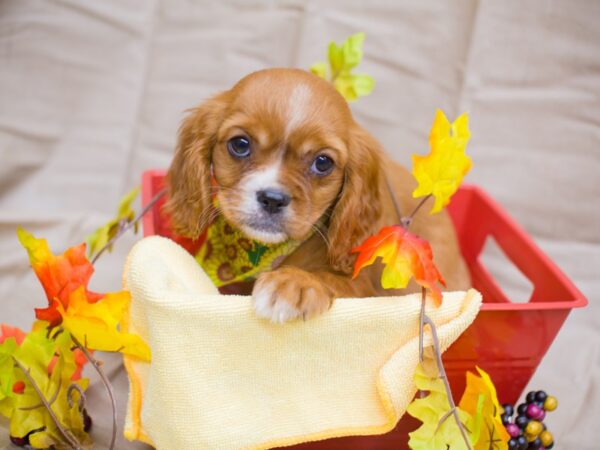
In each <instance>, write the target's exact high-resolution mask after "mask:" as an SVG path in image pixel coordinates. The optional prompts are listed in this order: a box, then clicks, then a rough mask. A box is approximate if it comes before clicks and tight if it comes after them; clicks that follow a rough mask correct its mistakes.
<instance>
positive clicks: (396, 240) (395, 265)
mask: <svg viewBox="0 0 600 450" xmlns="http://www.w3.org/2000/svg"><path fill="white" fill-rule="evenodd" d="M352 253H358V257H357V258H356V262H355V264H354V274H353V278H355V277H356V276H357V275H358V273H359V272H360V270H361V269H363V268H364V267H366V266H368V265H370V264H373V263H374V262H375V260H376V259H377V258H379V257H381V261H382V262H383V263H384V264H385V268H384V269H383V273H382V275H381V285H382V286H383V288H384V289H403V288H405V287H406V286H407V285H408V282H409V281H410V279H411V277H414V278H415V281H416V282H417V283H418V284H420V285H421V286H424V287H426V288H428V289H429V290H430V291H431V296H432V298H433V299H434V301H435V303H436V305H437V306H439V305H440V304H441V303H442V292H441V290H440V288H439V287H438V285H437V282H439V283H441V284H442V285H443V286H445V282H444V279H443V278H442V275H441V274H440V272H439V271H438V269H437V267H436V266H435V264H434V263H433V254H432V252H431V246H430V245H429V243H428V242H427V241H425V240H423V239H421V238H419V237H418V236H416V235H414V234H412V233H410V232H409V231H408V230H406V229H405V228H404V227H401V226H399V225H394V226H389V227H384V228H382V229H381V230H380V231H379V233H377V234H376V235H374V236H371V237H369V238H368V239H367V240H366V241H364V242H363V243H362V244H361V245H359V246H358V247H356V248H353V249H352Z"/></svg>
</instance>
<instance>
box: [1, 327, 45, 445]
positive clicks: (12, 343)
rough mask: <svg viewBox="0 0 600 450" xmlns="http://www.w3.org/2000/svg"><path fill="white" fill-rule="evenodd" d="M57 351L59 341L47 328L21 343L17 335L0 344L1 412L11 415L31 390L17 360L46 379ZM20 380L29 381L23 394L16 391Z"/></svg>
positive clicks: (33, 333) (37, 377)
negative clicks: (51, 336)
mask: <svg viewBox="0 0 600 450" xmlns="http://www.w3.org/2000/svg"><path fill="white" fill-rule="evenodd" d="M54 353H55V343H54V341H53V340H51V339H49V338H48V337H47V335H46V332H45V330H39V331H32V332H31V333H28V334H27V335H26V336H25V338H24V339H23V341H22V342H21V343H19V344H17V341H16V339H15V338H14V337H9V338H6V339H5V340H4V342H3V343H2V344H0V414H2V415H4V416H6V417H11V416H12V414H13V412H14V409H15V402H19V401H22V400H23V398H24V397H23V396H24V395H28V394H29V393H30V391H31V386H30V385H29V381H28V380H27V378H26V377H25V375H24V374H23V372H22V371H21V369H19V368H18V367H16V366H15V360H17V361H19V362H20V363H21V364H23V365H24V366H25V367H27V368H28V369H29V372H30V375H31V376H32V377H33V378H34V379H35V380H36V381H40V382H43V381H44V380H45V379H47V378H48V364H49V363H50V360H51V359H52V357H53V356H54ZM17 382H23V383H24V384H25V388H24V389H23V391H22V392H21V393H16V392H15V391H14V390H13V386H14V384H15V383H17ZM28 386H29V387H28ZM38 403H39V402H38ZM31 429H34V428H31ZM13 436H15V435H13Z"/></svg>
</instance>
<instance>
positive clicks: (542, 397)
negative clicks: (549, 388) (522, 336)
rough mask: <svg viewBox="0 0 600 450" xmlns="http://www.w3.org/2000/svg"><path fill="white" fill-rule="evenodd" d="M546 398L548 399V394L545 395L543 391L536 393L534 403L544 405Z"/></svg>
mask: <svg viewBox="0 0 600 450" xmlns="http://www.w3.org/2000/svg"><path fill="white" fill-rule="evenodd" d="M546 398H548V394H546V392H544V391H537V392H536V393H535V401H536V402H542V403H544V401H545V400H546Z"/></svg>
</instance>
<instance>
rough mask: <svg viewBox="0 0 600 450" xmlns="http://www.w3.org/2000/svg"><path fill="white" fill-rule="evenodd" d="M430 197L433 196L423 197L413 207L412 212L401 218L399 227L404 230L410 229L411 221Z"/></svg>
mask: <svg viewBox="0 0 600 450" xmlns="http://www.w3.org/2000/svg"><path fill="white" fill-rule="evenodd" d="M432 195H433V194H429V195H427V196H425V197H423V198H422V199H421V201H420V202H419V204H418V205H417V206H415V209H413V210H412V212H411V213H410V214H409V215H408V216H403V217H401V218H400V225H402V226H403V227H404V228H408V227H410V225H411V224H412V221H413V219H414V217H415V214H417V213H418V212H419V210H420V209H421V207H422V206H423V205H424V204H425V203H426V202H427V200H429V199H430V198H431V197H432Z"/></svg>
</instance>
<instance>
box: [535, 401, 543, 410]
mask: <svg viewBox="0 0 600 450" xmlns="http://www.w3.org/2000/svg"><path fill="white" fill-rule="evenodd" d="M533 404H534V405H535V406H537V407H539V408H540V409H544V402H538V401H537V400H536V401H535V402H533Z"/></svg>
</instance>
